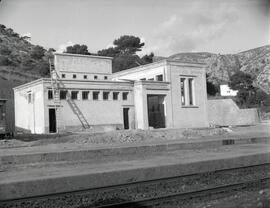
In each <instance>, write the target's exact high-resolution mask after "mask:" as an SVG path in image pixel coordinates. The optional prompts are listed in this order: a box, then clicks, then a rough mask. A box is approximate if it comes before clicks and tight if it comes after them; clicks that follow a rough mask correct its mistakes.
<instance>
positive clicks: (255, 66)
mask: <svg viewBox="0 0 270 208" xmlns="http://www.w3.org/2000/svg"><path fill="white" fill-rule="evenodd" d="M168 59H171V60H180V61H183V62H202V63H206V64H207V69H206V70H207V73H208V75H209V77H208V80H209V81H211V82H212V83H214V84H217V85H218V84H221V83H228V82H229V77H230V76H231V75H232V74H234V73H235V72H236V71H244V72H247V73H250V74H252V75H253V76H254V77H257V84H258V85H259V87H260V88H262V89H264V90H268V92H269V89H270V86H269V83H270V45H266V46H262V47H259V48H254V49H251V50H248V51H243V52H240V53H237V54H225V55H221V54H213V53H207V52H200V53H178V54H175V55H172V56H170V57H168Z"/></svg>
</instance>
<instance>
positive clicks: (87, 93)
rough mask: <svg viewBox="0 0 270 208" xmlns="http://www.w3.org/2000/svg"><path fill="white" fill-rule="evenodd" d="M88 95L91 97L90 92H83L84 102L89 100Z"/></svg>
mask: <svg viewBox="0 0 270 208" xmlns="http://www.w3.org/2000/svg"><path fill="white" fill-rule="evenodd" d="M88 95H89V92H88V91H83V92H82V99H83V100H88Z"/></svg>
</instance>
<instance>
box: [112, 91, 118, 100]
mask: <svg viewBox="0 0 270 208" xmlns="http://www.w3.org/2000/svg"><path fill="white" fill-rule="evenodd" d="M118 95H119V92H113V100H118Z"/></svg>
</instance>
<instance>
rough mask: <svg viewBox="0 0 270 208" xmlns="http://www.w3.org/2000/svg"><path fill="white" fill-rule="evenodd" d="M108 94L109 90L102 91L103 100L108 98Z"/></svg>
mask: <svg viewBox="0 0 270 208" xmlns="http://www.w3.org/2000/svg"><path fill="white" fill-rule="evenodd" d="M109 96H110V92H108V91H104V92H102V99H103V100H106V101H107V100H109Z"/></svg>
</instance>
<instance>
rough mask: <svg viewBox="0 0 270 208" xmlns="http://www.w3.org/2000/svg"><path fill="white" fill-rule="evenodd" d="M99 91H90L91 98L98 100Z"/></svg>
mask: <svg viewBox="0 0 270 208" xmlns="http://www.w3.org/2000/svg"><path fill="white" fill-rule="evenodd" d="M99 93H100V92H99V91H93V92H92V99H93V100H99ZM95 95H97V97H95Z"/></svg>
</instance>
